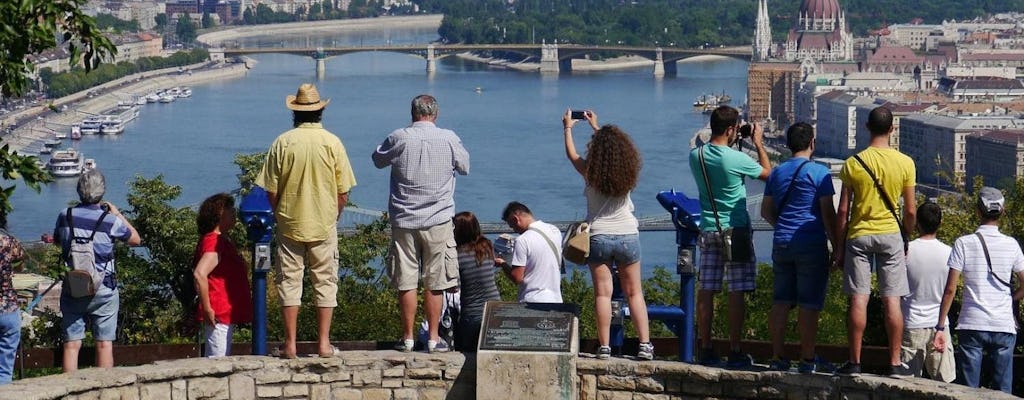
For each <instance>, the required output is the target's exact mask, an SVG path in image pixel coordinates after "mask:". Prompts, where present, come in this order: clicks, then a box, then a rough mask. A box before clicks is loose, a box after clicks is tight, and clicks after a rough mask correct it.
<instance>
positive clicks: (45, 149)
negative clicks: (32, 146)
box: [37, 146, 53, 154]
mask: <svg viewBox="0 0 1024 400" xmlns="http://www.w3.org/2000/svg"><path fill="white" fill-rule="evenodd" d="M37 153H39V154H50V153H53V149H51V148H49V147H46V146H43V147H40V148H39V151H37Z"/></svg>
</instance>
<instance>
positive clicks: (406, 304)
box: [398, 290, 416, 340]
mask: <svg viewBox="0 0 1024 400" xmlns="http://www.w3.org/2000/svg"><path fill="white" fill-rule="evenodd" d="M398 312H399V314H401V317H402V339H406V340H409V339H413V338H414V337H415V336H413V334H412V326H413V324H415V323H416V291H415V290H399V291H398Z"/></svg>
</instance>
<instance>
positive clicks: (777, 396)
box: [757, 385, 786, 400]
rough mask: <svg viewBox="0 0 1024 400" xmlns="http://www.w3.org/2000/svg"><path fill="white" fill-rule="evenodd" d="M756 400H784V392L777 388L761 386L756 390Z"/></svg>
mask: <svg viewBox="0 0 1024 400" xmlns="http://www.w3.org/2000/svg"><path fill="white" fill-rule="evenodd" d="M757 398H758V399H764V400H784V399H785V398H786V392H784V391H782V389H780V388H779V387H778V386H773V385H763V386H761V387H760V388H758V389H757Z"/></svg>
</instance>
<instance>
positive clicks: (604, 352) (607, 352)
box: [597, 346, 612, 360]
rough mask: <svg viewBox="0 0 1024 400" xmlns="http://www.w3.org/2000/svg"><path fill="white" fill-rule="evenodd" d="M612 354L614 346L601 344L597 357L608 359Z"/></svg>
mask: <svg viewBox="0 0 1024 400" xmlns="http://www.w3.org/2000/svg"><path fill="white" fill-rule="evenodd" d="M611 356H612V348H611V347H608V346H600V347H598V348H597V359H598V360H607V359H608V358H609V357H611Z"/></svg>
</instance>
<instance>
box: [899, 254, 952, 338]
mask: <svg viewBox="0 0 1024 400" xmlns="http://www.w3.org/2000/svg"><path fill="white" fill-rule="evenodd" d="M951 251H952V248H950V247H949V246H947V245H946V244H945V243H942V242H941V241H939V240H938V239H921V238H918V239H914V240H913V241H911V242H910V250H909V251H908V252H907V283H908V284H909V286H910V294H909V295H906V296H903V297H901V298H900V303H901V305H902V307H903V321H904V322H903V326H904V327H905V328H907V329H920V328H932V327H934V326H935V324H936V323H937V322H938V319H939V308H940V307H941V306H942V294H943V292H945V290H946V277H947V276H948V275H949V267H948V266H947V265H946V263H947V262H948V261H949V253H950V252H951Z"/></svg>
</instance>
